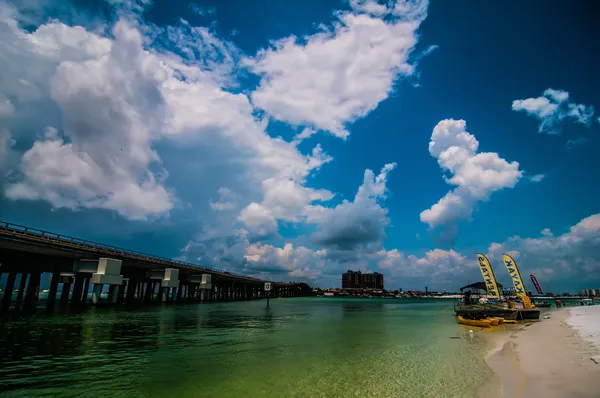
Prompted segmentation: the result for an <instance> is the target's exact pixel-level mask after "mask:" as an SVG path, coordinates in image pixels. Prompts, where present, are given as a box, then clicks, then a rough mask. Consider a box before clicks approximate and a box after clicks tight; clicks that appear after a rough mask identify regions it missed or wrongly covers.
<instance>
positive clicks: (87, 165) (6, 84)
mask: <svg viewBox="0 0 600 398" xmlns="http://www.w3.org/2000/svg"><path fill="white" fill-rule="evenodd" d="M0 11H2V12H1V13H0V22H1V23H0V29H2V32H4V33H6V34H5V35H4V36H3V40H2V41H1V42H0V47H1V48H0V49H2V50H6V51H3V52H2V54H1V55H0V62H1V63H2V65H8V66H9V67H7V68H5V69H3V70H2V77H3V78H2V79H0V92H3V93H7V95H8V96H9V97H10V98H11V99H15V100H16V103H14V102H13V103H11V108H10V111H11V114H12V113H13V111H14V112H21V111H22V109H24V107H25V106H26V104H32V105H31V107H33V108H34V109H35V113H36V114H41V115H42V117H40V121H39V123H40V124H42V123H44V121H45V123H44V124H42V126H44V127H45V126H48V125H50V126H56V127H57V129H58V132H57V133H56V134H53V135H52V136H47V137H43V138H41V139H38V140H37V141H36V142H35V144H34V145H33V146H32V148H31V149H30V150H29V151H28V152H27V153H26V154H25V155H24V156H23V160H22V162H21V165H20V174H19V175H18V176H13V178H12V180H11V181H12V183H11V184H10V185H9V186H8V187H7V190H6V195H7V196H8V197H9V198H11V199H15V200H17V199H31V200H46V201H48V202H49V203H50V204H51V205H52V206H53V207H68V208H73V209H75V208H102V209H109V210H114V211H116V212H118V213H119V214H121V215H122V216H123V217H126V218H130V219H145V218H147V217H154V216H160V215H164V214H168V213H169V211H170V210H171V209H173V208H174V206H175V204H176V203H177V201H176V198H175V197H174V192H172V189H168V188H167V187H166V185H165V184H166V177H167V176H168V175H169V173H167V171H166V170H165V169H164V168H163V167H162V159H161V157H160V156H159V153H158V151H157V150H156V148H155V146H156V144H157V143H158V142H165V141H168V143H169V144H171V145H175V146H178V147H179V148H195V150H196V153H202V154H205V155H204V156H203V157H202V159H201V160H198V161H195V163H196V164H198V167H202V172H201V173H197V174H196V175H195V176H194V177H195V180H194V184H197V185H198V186H202V187H203V191H205V192H208V193H207V194H205V195H207V196H209V197H210V196H212V195H213V193H214V192H216V191H217V189H218V187H219V185H216V184H219V183H220V184H228V185H235V186H236V190H240V191H241V194H242V195H243V197H244V200H246V203H245V204H247V203H250V202H252V201H256V200H257V199H259V198H260V195H261V193H262V192H261V190H260V189H256V187H257V186H258V187H261V186H263V185H264V184H263V182H264V181H274V180H277V181H279V180H281V181H291V183H292V184H295V186H298V187H299V188H298V189H300V190H301V189H304V186H303V184H304V183H305V181H306V178H307V177H308V176H309V174H310V173H311V172H313V171H314V170H317V169H318V168H319V167H320V166H321V165H322V164H324V163H327V162H329V161H330V160H331V157H329V156H328V155H326V154H325V153H324V152H323V150H322V149H321V148H320V147H319V146H317V147H315V148H314V149H313V151H312V153H311V154H309V155H306V156H305V155H303V154H302V153H300V152H299V151H298V149H297V148H296V143H288V142H286V141H284V140H283V139H281V138H271V137H270V136H269V135H268V134H267V133H266V131H265V128H266V125H267V123H266V121H263V120H261V119H258V118H256V117H255V115H254V108H253V107H252V105H251V103H250V101H249V99H248V97H247V96H246V95H244V94H233V93H231V92H228V91H226V89H225V87H229V86H232V85H235V84H236V82H235V77H234V74H235V69H236V62H237V58H239V50H237V48H235V46H233V45H232V44H231V43H228V42H225V41H222V40H219V39H218V38H216V37H215V36H214V35H213V34H212V33H211V32H210V31H209V30H208V29H206V28H201V27H194V26H190V25H189V24H188V23H187V22H185V21H182V22H181V23H180V24H179V25H177V26H169V27H164V28H158V27H155V26H151V25H143V24H141V25H139V26H137V27H134V26H133V25H132V24H130V23H128V22H125V21H124V20H121V21H120V22H118V23H117V24H116V25H115V26H114V27H113V35H114V39H112V38H107V37H103V36H102V35H101V30H100V31H99V32H98V33H93V32H90V31H88V30H86V29H85V28H84V27H81V26H74V27H73V26H67V25H64V24H62V23H59V22H50V23H47V24H42V25H40V26H39V27H38V28H37V29H36V30H34V31H33V32H32V33H28V32H26V31H24V30H22V29H20V28H19V26H18V23H17V19H18V18H19V14H18V13H17V12H16V11H15V10H14V9H11V8H9V7H5V6H2V7H0ZM136 23H138V24H140V22H136ZM142 34H143V35H142ZM148 46H150V47H148ZM24 65H27V67H23V66H24ZM15 82H17V83H15ZM19 82H20V83H19ZM48 83H50V84H48ZM2 103H3V104H4V103H6V101H4V97H3V99H2ZM13 105H14V106H13ZM56 107H58V110H59V113H58V114H56V113H53V112H55V109H56ZM5 108H7V109H9V108H8V107H5ZM13 108H14V109H16V111H15V110H14V109H13ZM3 109H4V108H3ZM46 109H51V110H52V112H48V111H47V110H46ZM4 113H5V114H7V115H8V112H4ZM40 128H42V127H40ZM21 130H23V131H20V132H19V134H22V135H26V136H27V140H28V139H30V137H31V136H32V135H34V134H39V131H40V130H37V131H32V130H31V129H29V130H28V131H27V130H24V129H23V128H22V129H21ZM13 136H14V135H13ZM15 138H16V139H18V137H15ZM27 140H26V141H27ZM5 141H6V140H5ZM7 142H8V141H7ZM174 161H175V162H182V161H183V159H181V160H180V159H175V160H174ZM172 162H173V161H172ZM192 163H194V162H192ZM71 165H77V167H70V166H71ZM189 167H190V164H189V163H188V164H185V165H182V167H181V169H188V168H189ZM175 172H177V173H181V171H180V170H179V169H175ZM215 185H216V186H215ZM211 189H212V190H211ZM317 192H320V191H317ZM309 196H310V195H309ZM321 196H322V195H321ZM204 197H206V196H204ZM203 204H205V205H208V206H210V207H211V208H213V209H217V208H218V209H220V210H221V212H225V213H228V212H227V211H226V210H231V207H232V206H231V204H232V203H230V202H227V201H225V202H223V201H219V202H210V201H209V200H208V198H206V201H205V202H203ZM245 204H244V205H245ZM186 206H188V207H189V206H192V207H193V205H191V204H186ZM241 207H243V206H242V205H239V206H238V207H237V209H238V211H239V209H241ZM230 216H231V217H233V219H235V216H233V215H230Z"/></svg>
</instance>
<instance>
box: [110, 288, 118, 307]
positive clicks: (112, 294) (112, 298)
mask: <svg viewBox="0 0 600 398" xmlns="http://www.w3.org/2000/svg"><path fill="white" fill-rule="evenodd" d="M119 286H120V285H110V286H109V287H108V302H109V303H110V304H115V303H116V302H117V294H119Z"/></svg>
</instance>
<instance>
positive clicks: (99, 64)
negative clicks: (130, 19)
mask: <svg viewBox="0 0 600 398" xmlns="http://www.w3.org/2000/svg"><path fill="white" fill-rule="evenodd" d="M70 29H72V30H70ZM23 34H24V33H23ZM113 34H114V36H115V40H114V41H109V40H108V39H103V38H100V37H97V36H95V35H93V34H90V33H88V32H86V31H85V30H84V29H83V28H81V27H76V28H70V27H67V26H66V25H62V24H58V23H53V24H51V25H44V26H41V27H40V28H38V29H37V30H36V31H35V32H34V33H32V34H31V35H30V36H31V37H28V39H29V41H30V43H33V44H34V45H35V46H36V47H35V48H36V49H37V51H38V56H41V57H44V58H45V59H46V60H47V59H51V60H53V61H55V62H57V63H58V64H57V65H56V68H55V72H54V74H53V76H52V78H51V79H50V95H51V97H52V100H54V102H55V103H56V104H57V105H58V106H59V107H60V110H61V113H62V119H63V128H62V131H63V134H62V136H61V135H59V134H58V132H57V131H56V130H55V129H53V128H48V129H47V131H46V133H45V136H44V138H43V139H41V140H38V141H36V142H35V143H34V145H33V147H32V148H31V149H30V150H28V151H27V152H26V153H25V154H24V156H23V160H22V163H21V175H22V178H21V179H20V181H18V182H15V183H13V184H10V185H9V186H7V188H6V196H7V197H8V198H10V199H13V200H16V199H30V200H36V199H44V200H47V201H48V202H50V203H51V204H52V206H53V207H56V208H60V207H68V208H73V209H76V208H80V207H88V208H102V209H109V210H115V211H117V212H118V213H119V214H121V215H122V216H124V217H127V218H131V219H145V218H146V217H147V216H156V215H161V214H165V213H167V212H168V211H169V210H170V209H171V208H172V207H173V206H174V199H173V197H172V195H171V194H170V193H169V192H168V191H167V189H166V188H165V187H164V186H163V184H162V180H164V178H165V177H166V175H167V173H166V171H164V170H160V158H159V157H158V155H157V153H156V152H155V151H154V150H152V148H151V143H152V141H153V140H156V139H157V138H158V133H157V131H156V130H155V129H156V128H160V125H161V120H160V119H159V117H160V115H161V113H162V109H163V107H162V105H163V98H162V95H161V93H160V91H159V89H158V87H159V85H160V84H161V82H162V81H164V80H165V79H166V78H167V71H166V70H165V69H164V68H163V67H162V66H161V65H160V63H159V62H157V60H156V59H155V58H154V57H153V56H152V55H151V54H150V53H148V52H147V51H144V50H143V48H142V46H141V42H142V38H141V36H140V35H139V33H138V31H137V30H136V29H134V28H132V27H131V26H130V25H128V24H127V23H125V22H119V23H117V24H116V25H115V27H114V29H113ZM79 50H81V52H82V54H80V53H79ZM151 166H153V167H154V168H155V169H157V170H158V171H156V172H152V171H150V167H151Z"/></svg>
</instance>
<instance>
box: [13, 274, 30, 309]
mask: <svg viewBox="0 0 600 398" xmlns="http://www.w3.org/2000/svg"><path fill="white" fill-rule="evenodd" d="M28 275H29V274H27V272H23V273H21V279H20V280H19V287H18V288H17V289H18V290H17V301H15V310H17V311H18V310H20V309H21V304H22V303H23V295H24V294H25V285H26V284H27V276H28Z"/></svg>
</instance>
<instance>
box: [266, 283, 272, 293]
mask: <svg viewBox="0 0 600 398" xmlns="http://www.w3.org/2000/svg"><path fill="white" fill-rule="evenodd" d="M270 291H271V282H265V292H270Z"/></svg>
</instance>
